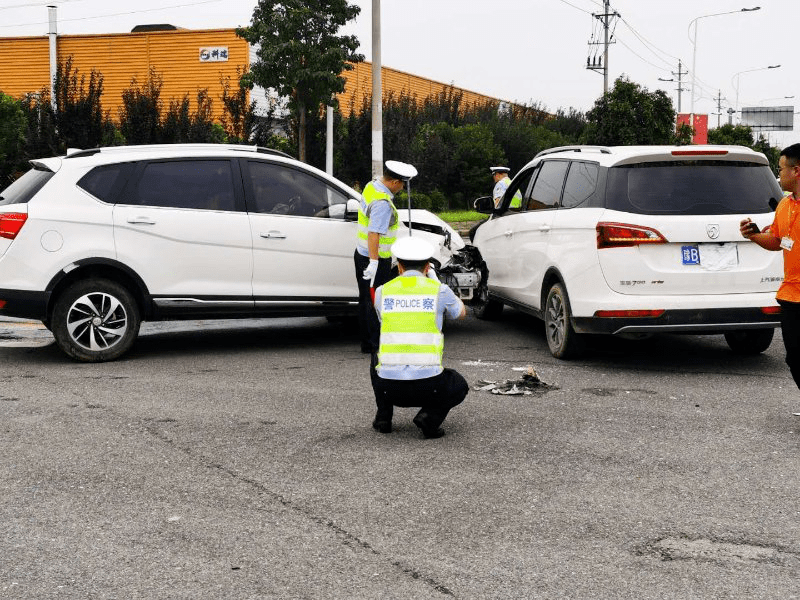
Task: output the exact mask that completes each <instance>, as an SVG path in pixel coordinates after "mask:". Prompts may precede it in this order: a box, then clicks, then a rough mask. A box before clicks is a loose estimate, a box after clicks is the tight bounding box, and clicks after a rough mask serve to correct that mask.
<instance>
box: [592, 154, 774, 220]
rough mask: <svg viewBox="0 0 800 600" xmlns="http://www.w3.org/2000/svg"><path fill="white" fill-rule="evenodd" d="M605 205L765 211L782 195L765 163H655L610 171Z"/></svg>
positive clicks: (648, 210)
mask: <svg viewBox="0 0 800 600" xmlns="http://www.w3.org/2000/svg"><path fill="white" fill-rule="evenodd" d="M606 194H607V207H608V208H611V209H614V210H621V211H625V212H632V213H637V214H647V215H708V214H720V215H725V214H738V213H767V212H770V211H771V210H772V207H771V206H770V200H773V201H774V202H775V201H778V200H780V199H781V198H782V196H783V194H782V192H781V190H780V187H779V186H778V184H777V182H776V181H775V176H774V175H773V174H772V171H771V170H770V168H769V167H768V166H766V165H760V164H755V163H747V162H733V161H698V160H686V161H680V162H672V161H669V162H667V161H665V162H654V163H641V164H634V165H624V166H620V167H613V168H611V169H609V170H608V187H607V192H606Z"/></svg>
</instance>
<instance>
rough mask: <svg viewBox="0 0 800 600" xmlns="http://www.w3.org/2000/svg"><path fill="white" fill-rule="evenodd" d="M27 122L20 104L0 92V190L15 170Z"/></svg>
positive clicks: (20, 154) (20, 153)
mask: <svg viewBox="0 0 800 600" xmlns="http://www.w3.org/2000/svg"><path fill="white" fill-rule="evenodd" d="M26 126H27V121H26V119H25V113H24V112H23V111H22V108H21V106H20V103H19V102H17V101H16V100H14V99H13V98H12V97H11V96H7V95H6V94H4V93H3V92H0V189H3V188H4V187H6V185H7V184H8V183H9V181H10V178H11V176H12V175H13V174H14V172H15V171H16V169H17V164H18V163H19V160H20V157H21V156H22V149H23V147H24V145H25V128H26Z"/></svg>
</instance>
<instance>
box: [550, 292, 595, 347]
mask: <svg viewBox="0 0 800 600" xmlns="http://www.w3.org/2000/svg"><path fill="white" fill-rule="evenodd" d="M570 318H571V317H570V308H569V298H567V292H566V290H565V289H564V286H563V285H562V284H561V283H554V284H553V286H552V287H551V288H550V291H548V292H547V300H546V301H545V305H544V329H545V336H546V337H547V346H548V347H549V348H550V353H551V354H552V355H553V356H555V357H556V358H563V359H568V358H574V357H576V356H578V355H579V354H580V353H581V352H582V351H583V349H584V345H585V339H584V337H583V336H582V335H581V334H579V333H575V330H574V329H573V328H572V323H571V322H570Z"/></svg>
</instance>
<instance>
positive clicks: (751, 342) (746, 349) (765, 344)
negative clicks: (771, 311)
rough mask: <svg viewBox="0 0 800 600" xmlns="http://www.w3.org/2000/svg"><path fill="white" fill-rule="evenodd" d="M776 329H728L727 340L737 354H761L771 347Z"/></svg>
mask: <svg viewBox="0 0 800 600" xmlns="http://www.w3.org/2000/svg"><path fill="white" fill-rule="evenodd" d="M774 335H775V330H774V329H739V330H737V331H726V332H725V341H726V342H728V346H729V347H730V349H731V350H733V351H734V352H735V353H736V354H761V353H762V352H764V350H766V349H767V348H769V345H770V344H771V343H772V338H773V336H774Z"/></svg>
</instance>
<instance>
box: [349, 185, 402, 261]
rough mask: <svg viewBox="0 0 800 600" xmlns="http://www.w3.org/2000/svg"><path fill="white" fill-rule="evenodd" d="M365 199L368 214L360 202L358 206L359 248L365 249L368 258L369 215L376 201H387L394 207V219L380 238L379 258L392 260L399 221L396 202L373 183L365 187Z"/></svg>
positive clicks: (363, 195) (363, 194)
mask: <svg viewBox="0 0 800 600" xmlns="http://www.w3.org/2000/svg"><path fill="white" fill-rule="evenodd" d="M361 195H362V197H363V198H364V202H365V203H366V205H367V207H366V212H365V210H364V207H363V206H362V205H361V203H360V202H359V205H358V242H357V243H358V247H359V248H361V249H363V250H364V251H365V252H364V254H366V255H367V256H369V245H368V244H367V234H368V231H367V228H368V227H369V214H370V211H371V207H372V203H373V202H375V201H376V200H387V201H388V202H389V205H390V206H391V207H392V219H391V221H390V222H389V229H388V231H387V232H386V233H385V234H383V235H382V236H381V238H380V241H379V243H378V256H379V257H380V258H391V257H392V252H391V248H392V244H394V243H395V241H396V240H397V225H398V222H399V219H398V218H397V209H396V208H395V206H394V202H392V198H391V196H389V194H387V193H385V192H379V191H378V190H377V189H376V188H375V186H374V185H373V184H372V182H370V183H368V184H367V185H366V187H364V192H363V193H362V194H361Z"/></svg>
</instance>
